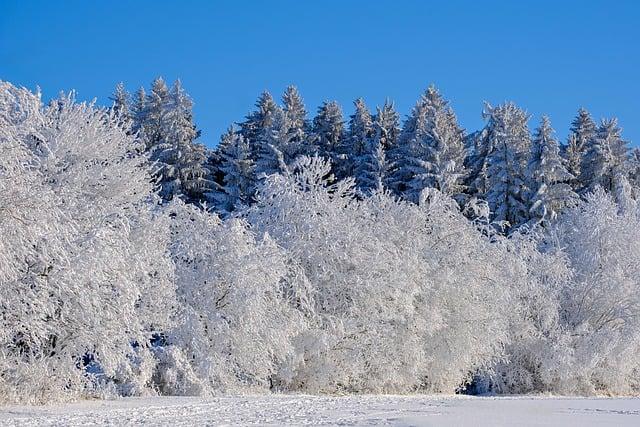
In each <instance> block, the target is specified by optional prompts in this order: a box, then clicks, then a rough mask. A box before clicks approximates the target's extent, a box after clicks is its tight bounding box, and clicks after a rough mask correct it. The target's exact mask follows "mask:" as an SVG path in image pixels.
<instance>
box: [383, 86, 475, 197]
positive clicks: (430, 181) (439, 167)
mask: <svg viewBox="0 0 640 427" xmlns="http://www.w3.org/2000/svg"><path fill="white" fill-rule="evenodd" d="M463 135H464V134H463V131H462V129H460V127H459V126H458V124H457V120H456V117H455V114H454V113H453V111H452V110H451V108H450V107H449V105H448V102H447V101H446V100H445V99H444V98H443V97H442V95H441V94H440V93H439V92H438V90H437V89H436V88H435V87H434V86H430V87H429V88H428V89H427V91H426V92H425V93H424V95H423V96H422V97H421V98H420V100H419V101H418V103H417V104H416V106H415V107H414V109H413V111H412V115H411V116H410V117H409V118H408V119H407V121H406V122H405V126H404V128H403V131H402V134H401V137H400V141H399V143H398V146H397V149H396V150H393V149H392V150H391V152H392V153H393V155H392V159H393V161H394V172H393V175H392V178H391V179H390V181H391V183H390V187H391V188H393V189H395V190H396V191H399V189H403V190H402V193H403V194H404V196H405V197H406V198H407V199H408V200H412V201H414V202H417V201H418V199H419V197H420V193H421V192H422V190H423V189H425V188H437V189H439V190H440V191H442V192H443V193H445V194H449V195H455V194H458V193H460V192H461V190H462V183H463V179H464V176H465V173H466V171H465V166H464V159H465V147H464V138H463Z"/></svg>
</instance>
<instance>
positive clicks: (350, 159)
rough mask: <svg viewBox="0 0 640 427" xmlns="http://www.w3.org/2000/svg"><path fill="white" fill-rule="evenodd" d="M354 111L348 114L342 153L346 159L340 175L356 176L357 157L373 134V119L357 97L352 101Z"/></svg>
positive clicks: (362, 100) (360, 155) (363, 103)
mask: <svg viewBox="0 0 640 427" xmlns="http://www.w3.org/2000/svg"><path fill="white" fill-rule="evenodd" d="M353 105H354V106H355V111H354V113H353V114H352V115H351V116H349V130H348V132H347V135H346V136H345V138H344V144H343V149H342V154H344V155H345V157H346V159H345V161H344V162H343V164H342V168H341V170H340V175H341V176H345V177H346V176H356V175H357V172H356V169H357V167H358V162H359V159H360V158H361V157H362V156H364V155H365V154H366V153H367V150H368V147H369V140H370V138H371V137H372V136H373V119H372V118H371V113H369V109H368V108H367V105H366V104H365V102H364V99H362V98H358V99H356V100H355V101H354V102H353Z"/></svg>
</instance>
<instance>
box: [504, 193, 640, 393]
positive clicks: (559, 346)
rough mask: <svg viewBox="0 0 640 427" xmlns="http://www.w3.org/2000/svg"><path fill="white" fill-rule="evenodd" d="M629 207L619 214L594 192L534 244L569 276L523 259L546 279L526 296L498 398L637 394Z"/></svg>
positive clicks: (634, 251) (639, 340)
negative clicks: (530, 394)
mask: <svg viewBox="0 0 640 427" xmlns="http://www.w3.org/2000/svg"><path fill="white" fill-rule="evenodd" d="M628 202H629V204H628V206H627V209H623V210H621V209H620V206H619V203H617V202H616V201H615V200H614V199H613V197H612V195H610V194H607V193H606V192H605V191H604V190H603V189H602V188H598V189H596V191H595V192H594V193H589V194H587V195H586V196H585V198H584V200H581V201H580V202H579V203H578V205H577V206H575V207H573V208H569V209H567V210H566V211H565V212H564V213H562V214H561V215H560V217H559V220H558V221H556V222H555V223H554V224H552V226H551V227H549V228H548V229H547V233H546V234H545V235H544V236H543V237H542V240H541V241H539V242H538V244H539V245H542V246H543V247H544V250H545V252H547V253H549V254H552V255H553V256H554V257H555V258H556V259H561V260H563V262H564V263H565V264H566V266H567V269H568V270H567V273H564V274H563V273H561V267H559V266H556V267H551V266H550V265H548V264H547V265H544V264H543V265H540V264H536V263H534V262H531V261H532V260H531V259H528V263H529V265H530V268H531V269H532V270H533V271H537V272H538V273H539V274H541V275H542V277H543V278H544V277H546V279H545V280H544V281H543V282H540V283H539V284H538V285H536V286H535V287H533V288H528V289H525V291H526V292H525V293H524V294H523V299H522V301H523V306H522V310H523V312H522V313H523V324H522V327H521V328H519V330H520V333H519V334H518V336H517V341H515V340H514V342H513V345H512V346H511V347H510V348H508V349H507V350H508V351H509V352H510V353H511V354H510V356H509V359H510V363H509V365H508V366H507V367H504V368H500V369H499V370H500V371H501V372H502V373H503V375H502V376H501V378H500V379H501V382H502V386H503V387H502V388H501V390H500V391H504V392H508V393H523V392H531V391H538V392H553V393H561V394H587V395H591V394H602V393H615V394H636V393H638V391H639V390H640V381H638V377H637V375H636V372H638V369H640V360H639V359H638V357H636V356H635V355H636V354H637V353H638V351H639V348H640V321H639V319H640V300H639V298H638V295H640V292H639V291H640V289H639V286H640V282H639V281H638V277H640V263H639V262H638V259H639V258H638V254H639V253H640V235H639V231H640V216H639V212H640V211H639V209H638V207H639V206H638V203H637V202H635V201H633V200H629V201H628ZM559 268H560V269H559ZM550 273H551V274H552V275H551V276H549V274H550ZM563 276H564V277H563ZM519 286H520V284H519ZM527 319H528V320H527ZM532 319H534V321H533V322H532V321H531V320H532Z"/></svg>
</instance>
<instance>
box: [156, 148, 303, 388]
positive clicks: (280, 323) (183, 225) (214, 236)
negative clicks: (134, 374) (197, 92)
mask: <svg viewBox="0 0 640 427" xmlns="http://www.w3.org/2000/svg"><path fill="white" fill-rule="evenodd" d="M239 138H242V137H241V136H239ZM169 211H170V214H171V217H172V220H171V230H172V235H173V236H174V238H173V239H172V243H171V247H170V250H171V254H172V257H173V259H174V262H175V266H176V281H177V294H178V300H177V303H178V304H179V305H178V307H179V322H178V324H177V325H176V327H175V328H174V329H172V330H171V331H170V332H169V333H168V336H167V342H168V345H167V346H165V347H163V348H161V349H159V350H158V358H159V359H160V362H161V365H160V369H159V372H158V379H157V383H158V384H159V386H160V391H161V392H162V393H165V394H182V395H185V394H187V395H197V394H204V393H207V392H209V391H218V392H220V391H222V392H232V391H242V392H246V391H247V390H269V389H272V388H278V387H279V386H281V385H282V384H286V383H287V382H288V381H290V379H289V378H290V376H291V375H292V374H291V373H290V371H289V369H288V366H289V365H290V364H291V363H292V361H294V360H296V355H295V349H296V348H295V344H296V342H295V339H296V338H297V337H298V335H300V334H301V333H302V332H303V331H304V330H305V329H306V327H307V326H306V325H307V317H308V315H307V314H306V313H309V312H310V309H309V308H307V307H306V305H307V304H308V302H307V301H308V298H309V296H308V295H307V289H306V286H307V283H306V281H305V279H304V276H303V275H302V274H301V273H300V271H299V268H298V267H296V266H295V264H293V263H292V262H291V259H290V258H289V256H288V255H287V253H286V252H285V251H284V250H283V249H282V248H280V247H278V246H277V245H276V244H275V243H274V242H273V240H272V239H270V238H269V237H268V236H267V235H261V236H256V235H255V234H254V233H253V232H252V231H251V230H250V229H249V227H248V226H247V224H246V223H244V222H243V221H240V220H238V219H230V220H227V221H225V222H221V221H220V220H219V219H218V217H217V216H216V215H212V214H210V213H208V212H206V211H203V210H201V209H195V208H193V207H191V206H189V205H184V204H182V203H181V202H179V201H178V202H177V203H173V204H172V205H171V206H170V207H169Z"/></svg>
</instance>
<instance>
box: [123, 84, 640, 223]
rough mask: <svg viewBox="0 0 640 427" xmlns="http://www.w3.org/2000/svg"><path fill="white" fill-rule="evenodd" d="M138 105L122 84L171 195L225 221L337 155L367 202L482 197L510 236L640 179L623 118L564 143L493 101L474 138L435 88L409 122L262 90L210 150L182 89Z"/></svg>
mask: <svg viewBox="0 0 640 427" xmlns="http://www.w3.org/2000/svg"><path fill="white" fill-rule="evenodd" d="M129 98H130V97H129V95H128V94H127V93H126V91H125V90H124V87H123V86H122V85H118V87H117V88H116V91H115V94H114V96H113V100H114V107H113V108H114V109H116V110H117V111H118V112H119V113H121V116H122V117H123V118H124V119H125V120H130V121H132V130H133V131H134V132H136V133H137V137H138V138H139V139H140V140H141V141H142V142H143V144H142V145H143V146H144V147H145V150H147V152H148V153H149V155H150V158H151V159H152V161H154V162H155V163H156V164H157V176H158V182H159V184H160V185H161V192H160V194H161V195H162V197H163V198H164V199H165V200H170V199H172V198H174V197H180V198H182V199H184V200H186V201H188V202H192V203H201V202H206V203H207V204H209V205H211V206H213V207H214V208H215V209H216V210H217V211H218V212H221V213H223V214H226V213H229V212H231V211H233V210H235V209H237V208H238V207H239V206H246V205H250V204H251V203H252V202H253V198H254V194H255V191H256V188H257V184H258V183H259V182H260V181H261V180H263V179H264V178H265V177H267V176H269V175H271V174H274V173H283V172H286V171H287V170H288V168H289V166H290V165H291V164H292V163H293V162H294V160H296V159H297V158H298V157H299V156H301V155H308V156H312V155H318V156H321V157H325V158H328V159H329V160H330V161H331V164H332V175H333V179H344V178H347V177H352V178H353V179H355V181H356V184H357V189H358V190H359V194H360V196H361V197H366V196H367V195H368V194H371V192H372V191H374V190H386V191H390V192H391V193H392V194H394V195H396V196H398V197H400V198H403V199H405V200H409V201H412V202H416V203H417V202H418V201H419V198H420V194H421V193H422V191H423V190H424V189H426V188H435V189H437V190H439V191H440V192H442V193H444V194H446V195H449V196H451V197H453V198H454V199H455V200H457V201H458V202H459V203H460V205H461V206H464V205H466V204H468V203H477V202H478V201H484V202H486V203H487V205H488V208H489V209H490V212H491V220H492V221H493V222H494V224H496V225H497V226H498V228H501V229H503V230H513V229H514V227H516V226H520V225H523V224H532V223H536V222H540V221H546V220H550V219H553V218H555V217H556V216H557V214H558V213H559V212H560V211H561V210H562V209H563V208H565V207H566V206H569V205H572V204H574V203H575V202H576V201H577V200H578V199H579V197H580V196H581V195H583V194H586V193H588V192H590V191H592V190H594V189H595V188H596V187H598V186H600V187H602V188H604V189H605V190H606V191H608V192H611V193H612V194H614V195H619V194H621V192H631V191H633V188H634V187H635V184H637V182H638V175H640V174H639V173H638V166H637V165H638V160H637V159H638V158H640V155H639V153H638V152H637V151H636V150H634V151H633V152H632V151H631V150H630V148H629V146H628V142H627V141H625V140H623V139H622V137H621V130H620V128H619V127H618V124H617V121H616V120H615V119H611V120H603V121H602V123H601V124H599V125H597V124H596V123H595V122H594V120H593V119H592V118H591V116H590V115H589V113H588V112H587V111H586V110H585V109H582V108H581V109H580V110H579V111H578V114H577V116H576V118H575V120H574V121H573V122H572V124H571V129H570V130H571V131H570V135H569V137H568V141H567V143H566V145H564V144H560V143H559V141H558V140H557V139H556V138H555V136H554V130H553V128H552V127H551V123H550V121H549V118H548V117H546V116H544V117H542V120H541V122H540V124H539V126H538V128H537V129H535V131H534V132H533V135H532V134H531V132H530V130H529V128H528V121H529V118H530V116H529V115H528V114H527V113H526V112H525V111H524V110H522V109H520V108H519V107H517V106H516V105H515V104H513V103H509V102H507V103H504V104H502V105H499V106H496V107H492V106H490V105H486V107H485V111H484V117H485V119H486V125H485V127H484V128H483V129H482V130H480V131H477V132H473V133H469V134H467V133H465V131H464V129H462V128H461V127H460V125H459V124H458V122H457V118H456V115H455V113H454V112H453V110H452V109H451V107H450V106H449V104H448V102H447V100H445V99H444V98H443V96H442V95H441V94H440V93H439V91H438V90H437V89H436V88H435V87H434V86H431V87H429V88H428V89H427V90H426V92H425V93H424V94H423V95H422V96H421V97H420V99H419V100H418V102H417V103H416V105H415V107H414V108H413V109H412V111H411V113H410V114H409V116H408V117H407V118H406V119H405V120H404V123H403V124H402V125H401V123H400V116H399V114H398V113H397V112H396V111H395V109H394V105H393V103H391V102H389V101H387V102H385V104H384V105H383V106H382V107H378V108H376V111H375V113H372V112H370V111H369V109H368V107H367V106H366V104H365V102H364V100H363V99H361V98H359V99H357V100H356V101H355V102H354V106H355V111H354V113H353V114H352V115H351V116H350V117H349V118H348V120H345V118H344V116H343V113H342V110H341V108H340V106H339V105H338V104H337V103H336V102H333V101H332V102H324V103H323V104H322V105H321V106H320V107H319V108H318V111H317V114H316V116H315V117H314V118H313V119H310V118H309V117H308V115H307V111H306V109H305V106H304V103H303V100H302V97H301V96H300V94H299V93H298V91H297V89H296V88H295V87H293V86H290V87H288V88H287V89H286V91H285V93H284V95H283V97H282V105H278V103H277V102H276V101H275V100H274V98H273V97H272V96H271V94H270V93H268V92H264V93H263V94H261V95H260V97H259V98H258V100H257V102H256V105H255V110H254V111H252V112H250V113H249V114H248V115H247V116H246V117H245V119H244V121H242V122H240V123H238V124H237V125H238V126H234V125H232V126H231V127H230V128H229V130H228V131H227V132H226V133H225V134H224V135H223V136H222V139H221V142H220V144H218V146H217V147H216V148H215V149H213V150H207V149H206V148H205V147H204V146H203V145H202V144H199V143H197V142H196V139H197V138H198V136H199V134H200V132H199V131H198V130H197V129H196V126H195V124H194V121H193V114H192V101H191V100H190V98H189V97H188V96H187V94H186V93H185V91H184V89H183V88H182V86H181V84H180V82H179V81H177V82H176V83H175V84H174V85H173V87H171V88H168V87H167V85H166V83H165V82H164V81H163V80H162V79H161V78H158V79H156V80H155V81H154V82H153V83H152V86H151V90H150V93H149V94H146V93H145V91H144V89H140V90H138V92H136V94H135V96H134V97H133V98H134V99H133V101H131V100H130V99H129Z"/></svg>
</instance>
